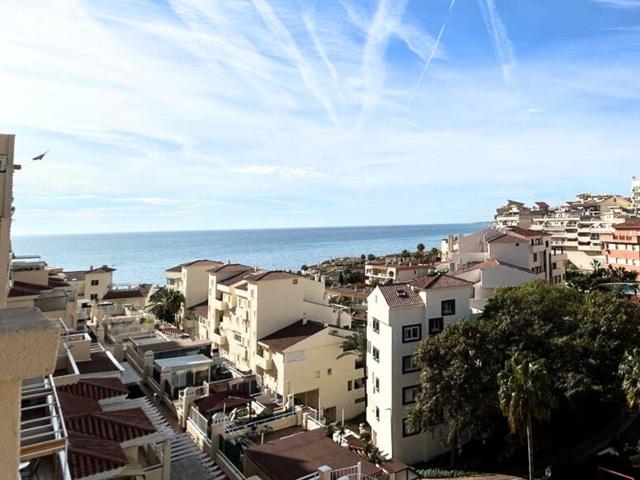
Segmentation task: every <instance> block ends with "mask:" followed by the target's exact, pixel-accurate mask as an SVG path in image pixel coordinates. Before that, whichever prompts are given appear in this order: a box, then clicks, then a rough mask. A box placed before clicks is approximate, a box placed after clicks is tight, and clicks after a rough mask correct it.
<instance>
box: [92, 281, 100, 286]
mask: <svg viewBox="0 0 640 480" xmlns="http://www.w3.org/2000/svg"><path fill="white" fill-rule="evenodd" d="M96 285H100V280H91V286H92V287H95V286H96Z"/></svg>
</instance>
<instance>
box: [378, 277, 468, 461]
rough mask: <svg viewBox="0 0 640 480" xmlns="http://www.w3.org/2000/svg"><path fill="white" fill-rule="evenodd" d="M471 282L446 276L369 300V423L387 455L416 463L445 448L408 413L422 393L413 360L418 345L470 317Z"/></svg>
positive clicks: (383, 289) (386, 289) (384, 290)
mask: <svg viewBox="0 0 640 480" xmlns="http://www.w3.org/2000/svg"><path fill="white" fill-rule="evenodd" d="M472 295H473V283H472V282H470V281H467V280H464V279H461V278H457V277H455V276H452V275H447V274H435V275H427V276H424V277H419V278H416V279H415V280H413V281H412V282H411V283H401V284H391V285H380V286H378V287H376V288H375V289H374V290H373V292H372V293H371V295H369V298H368V306H369V310H368V319H367V320H368V321H367V343H368V345H367V373H368V378H367V397H368V404H367V410H366V414H367V422H368V423H369V425H371V429H372V431H371V433H372V440H373V442H374V443H375V444H376V446H377V447H378V448H380V450H382V451H383V452H384V453H385V455H388V456H391V457H393V458H395V459H397V460H399V461H401V462H404V463H407V464H413V463H416V462H419V461H426V460H429V459H431V458H433V457H435V456H437V455H439V454H441V453H444V451H445V449H444V447H443V446H442V443H441V441H440V439H439V438H438V436H437V433H436V432H425V433H420V432H419V431H416V430H413V429H412V428H411V426H410V425H409V423H408V420H407V417H408V411H409V408H410V407H411V405H412V404H413V403H415V398H416V395H417V393H418V392H419V389H420V385H419V384H420V378H419V371H418V370H419V369H418V368H417V367H415V366H414V364H413V356H414V355H415V351H416V348H417V347H418V345H419V344H420V341H421V340H422V339H424V338H426V337H428V336H431V335H437V334H438V333H439V332H441V331H442V330H443V328H444V327H446V326H447V325H449V324H451V323H453V322H455V321H457V320H460V319H462V318H465V317H469V316H471V309H470V304H469V302H470V299H471V298H472Z"/></svg>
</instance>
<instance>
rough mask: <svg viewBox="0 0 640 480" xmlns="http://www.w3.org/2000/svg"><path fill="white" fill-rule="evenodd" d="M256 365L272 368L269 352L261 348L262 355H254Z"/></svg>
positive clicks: (266, 368) (265, 368)
mask: <svg viewBox="0 0 640 480" xmlns="http://www.w3.org/2000/svg"><path fill="white" fill-rule="evenodd" d="M254 360H255V362H256V365H257V366H258V367H260V368H262V369H263V370H271V369H272V368H273V358H272V356H271V352H269V351H268V350H263V352H262V356H261V355H260V354H258V355H256V356H255V357H254Z"/></svg>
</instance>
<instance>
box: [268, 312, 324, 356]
mask: <svg viewBox="0 0 640 480" xmlns="http://www.w3.org/2000/svg"><path fill="white" fill-rule="evenodd" d="M324 328H325V327H324V324H322V323H320V322H314V321H312V320H307V322H306V324H305V323H303V320H298V321H297V322H295V323H292V324H291V325H289V326H287V327H284V328H281V329H280V330H278V331H277V332H273V333H272V334H271V335H267V336H266V337H264V338H262V339H260V340H259V341H260V342H261V343H264V344H265V345H267V346H268V347H269V348H272V349H273V350H276V351H278V352H282V351H283V350H286V349H287V348H289V347H291V346H293V345H295V344H296V343H298V342H301V341H302V340H304V339H305V338H308V337H310V336H311V335H315V334H316V333H318V332H319V331H321V330H323V329H324Z"/></svg>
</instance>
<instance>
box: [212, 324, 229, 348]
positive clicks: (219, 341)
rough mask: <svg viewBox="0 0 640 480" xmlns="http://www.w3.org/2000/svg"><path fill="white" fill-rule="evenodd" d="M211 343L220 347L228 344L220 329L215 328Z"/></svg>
mask: <svg viewBox="0 0 640 480" xmlns="http://www.w3.org/2000/svg"><path fill="white" fill-rule="evenodd" d="M211 341H212V342H213V343H215V344H216V345H219V346H224V345H226V344H227V343H228V341H227V336H226V335H225V334H224V331H223V330H221V329H220V327H217V328H215V329H214V330H213V332H211Z"/></svg>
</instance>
